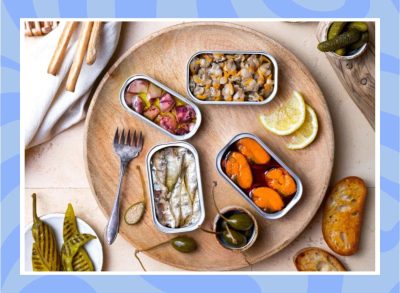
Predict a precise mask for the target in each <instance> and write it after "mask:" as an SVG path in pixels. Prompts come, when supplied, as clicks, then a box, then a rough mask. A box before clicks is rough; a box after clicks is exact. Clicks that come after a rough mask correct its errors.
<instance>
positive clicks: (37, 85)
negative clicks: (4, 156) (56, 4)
mask: <svg viewBox="0 0 400 293" xmlns="http://www.w3.org/2000/svg"><path fill="white" fill-rule="evenodd" d="M63 28H64V23H61V24H60V25H59V26H58V27H57V28H56V29H55V30H53V31H52V32H51V33H49V34H48V35H46V36H43V37H24V39H23V42H22V47H21V119H22V122H23V127H24V131H25V148H26V149H28V148H30V147H33V146H35V145H38V144H41V143H43V142H45V141H48V140H50V139H51V138H52V137H54V136H55V135H57V134H58V133H60V132H62V131H64V130H65V129H67V128H69V127H71V126H73V125H74V124H76V123H78V122H79V121H81V120H82V119H83V118H84V117H85V115H86V109H85V104H86V102H87V99H88V97H89V94H90V91H91V88H92V85H93V83H94V81H95V80H96V79H97V77H98V76H99V74H100V73H101V72H102V71H103V69H104V67H105V66H106V65H107V63H108V61H109V60H110V58H111V56H112V55H113V53H114V51H115V48H116V47H117V44H118V39H119V34H120V30H121V23H120V22H107V23H105V24H104V25H103V28H102V32H101V38H100V39H99V44H98V46H97V58H96V62H95V63H94V64H92V65H87V64H86V63H85V60H84V63H83V66H82V69H81V72H80V75H79V79H78V82H77V85H76V88H75V92H74V93H71V92H68V91H66V90H65V83H66V80H67V77H68V71H69V68H70V66H71V64H72V61H73V57H74V54H75V50H76V46H77V39H78V35H79V30H80V27H79V28H78V29H77V31H76V32H75V33H74V35H73V38H72V39H71V42H70V44H69V47H68V50H67V53H66V55H65V59H64V61H63V64H62V66H61V68H60V71H59V73H58V74H57V76H53V75H50V74H48V73H47V67H48V65H49V62H50V59H51V57H52V55H53V52H54V49H55V47H56V45H57V42H58V39H59V36H60V34H61V33H62V31H63Z"/></svg>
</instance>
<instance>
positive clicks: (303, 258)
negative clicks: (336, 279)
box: [293, 247, 346, 272]
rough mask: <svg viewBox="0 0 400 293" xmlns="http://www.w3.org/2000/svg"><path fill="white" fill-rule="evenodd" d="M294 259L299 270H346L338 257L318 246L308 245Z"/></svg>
mask: <svg viewBox="0 0 400 293" xmlns="http://www.w3.org/2000/svg"><path fill="white" fill-rule="evenodd" d="M293 261H294V264H295V266H296V268H297V270H298V271H309V272H312V271H317V272H325V271H346V269H345V268H344V266H343V265H342V263H341V262H340V261H339V260H338V259H337V258H336V257H334V256H333V255H332V254H330V253H329V252H327V251H325V250H323V249H321V248H317V247H308V248H305V249H302V250H300V251H299V252H298V253H297V254H296V256H295V257H294V259H293Z"/></svg>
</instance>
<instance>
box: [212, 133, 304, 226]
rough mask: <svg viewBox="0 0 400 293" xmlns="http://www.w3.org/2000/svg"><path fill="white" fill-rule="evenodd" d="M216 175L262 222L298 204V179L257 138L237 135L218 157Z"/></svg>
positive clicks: (301, 191)
mask: <svg viewBox="0 0 400 293" xmlns="http://www.w3.org/2000/svg"><path fill="white" fill-rule="evenodd" d="M216 164H217V169H218V172H219V173H220V174H221V175H222V176H223V177H224V178H225V179H226V180H227V181H228V182H229V183H230V184H231V185H232V186H233V187H234V188H235V189H236V190H237V191H238V192H239V193H240V194H241V195H242V196H243V197H244V199H245V200H247V201H248V202H249V203H250V204H251V205H252V206H253V207H254V209H255V210H256V211H257V212H258V213H259V214H260V215H261V216H263V217H264V218H266V219H271V220H272V219H279V218H281V217H283V216H284V215H285V214H286V213H287V212H289V210H290V209H292V208H293V207H294V206H295V205H296V203H297V202H298V201H299V200H300V198H301V196H302V193H303V185H302V183H301V180H300V178H299V177H298V176H297V175H296V174H295V173H294V172H293V171H292V170H291V169H290V168H289V167H288V166H287V165H286V164H285V163H284V162H283V161H282V160H281V159H280V158H279V157H278V156H277V155H276V154H274V152H272V151H271V150H270V149H269V148H268V147H267V146H266V145H265V143H264V142H262V141H261V139H259V138H258V137H257V136H255V135H253V134H250V133H241V134H238V135H236V136H235V137H233V138H232V139H231V141H230V142H229V143H228V144H227V145H226V146H225V147H224V148H223V149H222V150H221V151H220V152H219V153H218V156H217V160H216Z"/></svg>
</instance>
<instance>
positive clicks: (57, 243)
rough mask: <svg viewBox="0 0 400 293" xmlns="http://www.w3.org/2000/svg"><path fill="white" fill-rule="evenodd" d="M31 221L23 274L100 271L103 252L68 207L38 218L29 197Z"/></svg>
mask: <svg viewBox="0 0 400 293" xmlns="http://www.w3.org/2000/svg"><path fill="white" fill-rule="evenodd" d="M32 201H33V222H32V223H31V224H29V225H28V226H27V227H26V228H25V271H27V272H31V271H34V272H49V271H52V272H53V271H55V272H57V271H60V272H91V271H101V270H102V266H103V249H102V245H101V242H100V240H99V237H98V236H97V234H96V232H95V231H94V230H93V229H92V227H90V226H89V224H87V223H86V222H85V221H83V220H82V219H80V218H77V217H76V216H75V212H74V209H73V207H72V205H71V204H68V207H67V210H66V212H65V214H61V213H54V214H48V215H44V216H40V217H39V216H38V215H37V212H36V194H33V195H32Z"/></svg>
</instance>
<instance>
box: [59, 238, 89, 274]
mask: <svg viewBox="0 0 400 293" xmlns="http://www.w3.org/2000/svg"><path fill="white" fill-rule="evenodd" d="M95 238H96V237H95V236H93V235H90V234H77V235H74V236H72V237H71V238H70V239H69V240H68V241H66V242H64V244H63V246H62V247H61V261H62V266H63V269H64V270H65V271H68V272H72V271H74V268H73V259H74V256H75V255H76V254H77V252H78V251H79V249H80V248H82V246H83V245H85V244H86V243H87V242H89V241H90V240H92V239H95Z"/></svg>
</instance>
